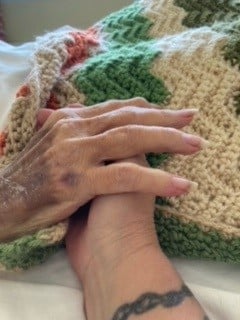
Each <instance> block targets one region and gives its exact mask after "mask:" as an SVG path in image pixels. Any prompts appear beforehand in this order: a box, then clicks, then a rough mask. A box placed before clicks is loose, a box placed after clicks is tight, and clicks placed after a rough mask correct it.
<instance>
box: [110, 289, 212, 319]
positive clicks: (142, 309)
mask: <svg viewBox="0 0 240 320" xmlns="http://www.w3.org/2000/svg"><path fill="white" fill-rule="evenodd" d="M192 297H193V294H192V292H191V291H190V290H189V288H188V287H187V286H186V285H183V286H182V288H181V289H180V290H179V291H170V292H168V293H166V294H157V293H145V294H143V295H141V296H140V297H139V298H138V299H137V300H136V301H135V302H132V303H126V304H124V305H123V306H121V307H120V308H119V309H118V310H117V311H116V312H115V314H114V316H113V318H112V320H127V319H129V317H130V316H133V315H135V316H138V315H142V314H144V313H146V312H148V311H151V310H153V309H155V308H157V307H159V306H161V307H163V308H167V309H170V308H174V307H177V306H179V305H181V304H182V303H183V301H184V300H185V299H186V298H192ZM199 320H200V319H199ZM203 320H209V318H208V317H207V316H205V317H204V319H203Z"/></svg>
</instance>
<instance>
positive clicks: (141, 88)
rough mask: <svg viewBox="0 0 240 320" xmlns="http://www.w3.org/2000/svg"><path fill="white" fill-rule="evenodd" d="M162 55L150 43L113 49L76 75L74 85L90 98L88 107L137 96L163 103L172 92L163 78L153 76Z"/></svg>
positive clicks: (94, 58)
mask: <svg viewBox="0 0 240 320" xmlns="http://www.w3.org/2000/svg"><path fill="white" fill-rule="evenodd" d="M159 54H160V52H159V51H157V50H156V49H154V46H153V44H152V43H149V42H148V43H144V42H143V43H139V44H137V45H135V46H132V47H130V46H127V47H123V48H119V49H112V50H110V51H109V52H106V53H103V54H101V55H98V56H96V57H93V58H91V59H89V60H88V61H87V62H86V64H85V65H84V66H83V68H82V69H80V70H79V71H77V72H76V73H75V74H74V76H73V82H74V85H75V86H76V87H77V89H78V90H80V91H81V92H82V93H84V94H85V95H86V97H87V100H86V101H85V103H86V105H92V104H95V103H100V102H103V101H106V100H108V99H130V98H133V97H136V96H141V97H144V98H146V99H147V100H149V101H150V102H152V103H158V104H163V103H165V102H166V101H167V100H168V98H170V92H169V91H168V90H167V88H166V87H165V85H164V82H163V81H162V80H161V79H157V78H155V77H154V76H153V75H152V74H151V73H150V70H151V66H152V63H153V61H154V59H155V58H156V56H158V55H159Z"/></svg>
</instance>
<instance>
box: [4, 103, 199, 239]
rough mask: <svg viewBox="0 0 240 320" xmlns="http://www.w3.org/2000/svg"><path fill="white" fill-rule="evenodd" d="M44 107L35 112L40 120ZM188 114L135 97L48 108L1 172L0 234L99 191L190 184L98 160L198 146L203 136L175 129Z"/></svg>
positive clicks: (46, 220) (52, 219)
mask: <svg viewBox="0 0 240 320" xmlns="http://www.w3.org/2000/svg"><path fill="white" fill-rule="evenodd" d="M44 112H45V113H44ZM48 113H49V112H47V111H44V110H43V111H42V112H40V114H39V122H40V124H42V123H43V122H44V121H45V120H46V118H47V117H48V116H49V114H48ZM195 113H196V110H182V111H168V110H164V111H163V110H159V109H157V106H155V105H152V104H150V103H148V102H147V101H145V100H144V99H141V98H140V99H139V98H137V99H132V100H128V101H109V102H106V103H102V104H100V105H97V106H92V107H89V108H81V106H79V108H78V107H77V106H75V108H65V109H62V110H59V111H55V112H53V113H52V114H51V115H50V116H49V117H48V119H47V121H46V122H45V123H44V125H43V127H42V128H41V129H40V130H39V131H38V132H37V133H36V135H35V136H34V137H33V139H32V140H31V141H30V143H29V144H28V145H27V147H26V148H25V149H24V150H23V152H21V154H19V156H18V157H17V158H16V159H15V161H14V162H13V163H12V164H11V165H9V166H8V167H7V168H6V169H5V170H3V171H2V172H1V176H0V195H1V204H0V240H5V239H10V238H14V237H17V236H19V235H21V234H23V233H26V232H32V231H35V230H36V229H39V228H42V227H46V226H49V225H52V224H54V223H56V222H59V221H61V220H63V219H65V218H67V217H69V216H70V215H71V214H72V213H73V212H74V211H76V210H77V209H78V208H79V207H80V206H83V205H84V204H85V203H87V202H88V201H89V200H91V199H93V198H95V197H96V196H98V195H104V194H113V193H122V192H141V193H150V194H154V195H159V196H174V195H176V196H177V195H179V194H182V192H183V191H185V192H186V191H187V190H188V189H189V188H190V186H191V182H189V181H186V180H183V179H178V178H176V177H173V176H172V175H171V174H169V173H167V172H163V171H161V170H156V169H151V168H143V167H142V166H139V165H137V164H131V163H113V164H110V165H107V166H106V165H105V164H106V162H107V163H109V162H112V161H115V160H119V159H125V158H128V157H132V156H135V155H137V154H143V153H147V152H169V153H181V154H193V153H195V152H197V151H199V150H200V149H201V147H202V145H203V140H202V139H201V138H199V137H196V136H192V135H189V134H185V133H183V132H181V131H180V130H178V129H180V128H182V127H184V126H186V125H188V124H189V123H190V122H191V120H192V118H193V115H194V114H195Z"/></svg>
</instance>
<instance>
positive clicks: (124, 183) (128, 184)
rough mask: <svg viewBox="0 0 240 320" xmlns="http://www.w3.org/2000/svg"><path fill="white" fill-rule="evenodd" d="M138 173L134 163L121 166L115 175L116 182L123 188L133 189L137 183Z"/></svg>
mask: <svg viewBox="0 0 240 320" xmlns="http://www.w3.org/2000/svg"><path fill="white" fill-rule="evenodd" d="M136 178H137V175H136V172H135V170H134V167H133V165H132V164H129V165H125V166H121V167H119V169H118V170H117V172H116V175H115V183H116V184H117V185H118V186H119V187H120V188H121V189H129V190H132V188H133V186H134V185H136V180H137V179H136Z"/></svg>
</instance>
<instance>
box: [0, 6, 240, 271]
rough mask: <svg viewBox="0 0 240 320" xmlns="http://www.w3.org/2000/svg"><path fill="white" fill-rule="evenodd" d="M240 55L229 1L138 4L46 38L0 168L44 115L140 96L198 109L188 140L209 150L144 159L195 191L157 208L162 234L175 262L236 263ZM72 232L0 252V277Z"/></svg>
mask: <svg viewBox="0 0 240 320" xmlns="http://www.w3.org/2000/svg"><path fill="white" fill-rule="evenodd" d="M239 52H240V2H239V1H230V0H214V1H213V0H200V1H199V0H190V1H189V0H161V1H159V0H138V1H135V2H134V3H133V4H132V5H130V6H128V7H126V8H124V9H122V10H120V11H119V12H116V13H113V14H111V15H110V16H108V17H106V18H105V19H103V20H102V21H100V22H98V23H97V24H95V25H94V26H93V27H92V28H90V29H88V30H86V31H81V30H76V29H73V28H69V30H68V31H66V30H65V31H56V32H52V33H49V34H46V35H44V36H43V37H41V38H38V39H37V40H36V50H35V53H34V56H33V57H32V71H31V72H30V74H29V76H28V78H27V79H26V81H25V83H24V84H23V85H22V87H21V88H20V89H19V91H18V93H17V94H16V99H15V101H14V102H13V105H12V109H11V112H10V114H9V120H8V123H7V125H6V130H5V131H4V132H2V133H1V134H0V155H1V157H0V168H4V167H6V166H7V165H8V164H9V163H11V162H12V161H13V160H14V158H15V157H16V155H17V154H18V153H19V152H20V151H22V150H23V149H24V147H25V146H26V144H27V143H28V142H29V140H30V139H31V137H32V136H33V135H34V132H35V127H36V126H35V125H36V114H37V111H38V110H39V108H41V107H47V108H51V109H59V108H62V107H65V106H66V105H68V104H71V103H82V104H85V105H86V106H90V105H92V104H95V103H100V102H103V101H106V100H108V99H129V98H133V97H136V96H142V97H144V98H146V99H147V100H149V101H150V102H152V103H156V104H158V105H159V107H160V108H169V109H173V110H179V109H182V108H193V107H194V108H198V109H199V115H198V116H197V117H196V118H195V120H194V121H193V122H192V124H191V125H190V126H189V127H188V128H187V130H186V131H187V132H189V133H194V134H197V135H200V136H202V137H203V138H205V139H207V140H209V141H210V146H209V147H208V148H207V149H205V150H203V151H202V152H200V153H198V154H196V155H194V156H188V157H185V156H181V155H174V156H172V155H167V154H162V155H155V154H149V155H148V161H149V163H150V165H151V166H152V167H156V168H157V167H159V168H161V169H163V170H167V171H169V172H171V173H173V174H176V175H180V176H184V177H186V178H188V179H189V180H192V181H196V182H197V183H198V188H197V189H196V190H194V191H193V192H191V193H189V194H188V195H185V196H181V197H178V198H169V199H160V198H158V199H157V200H156V210H155V224H156V232H157V234H158V237H159V241H160V244H161V246H162V248H163V249H164V251H165V252H166V254H168V255H169V256H178V257H189V258H203V259H211V260H220V261H227V262H233V263H240V197H239V196H240V171H239V169H240V153H239V151H240V120H239V113H240V72H239V65H240V54H239ZM67 228H68V221H63V222H61V223H59V224H57V225H54V226H49V228H46V229H44V230H39V231H38V232H36V233H35V234H33V235H26V236H25V237H23V238H21V239H17V240H15V241H13V242H11V243H5V244H0V268H1V269H2V270H13V269H14V270H19V269H26V268H29V267H31V266H33V265H36V264H38V263H41V262H43V261H44V260H45V259H46V258H47V257H48V256H49V255H50V254H52V253H53V252H55V251H56V250H57V249H58V248H59V246H60V245H61V244H62V243H63V241H64V236H65V234H66V231H67Z"/></svg>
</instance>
